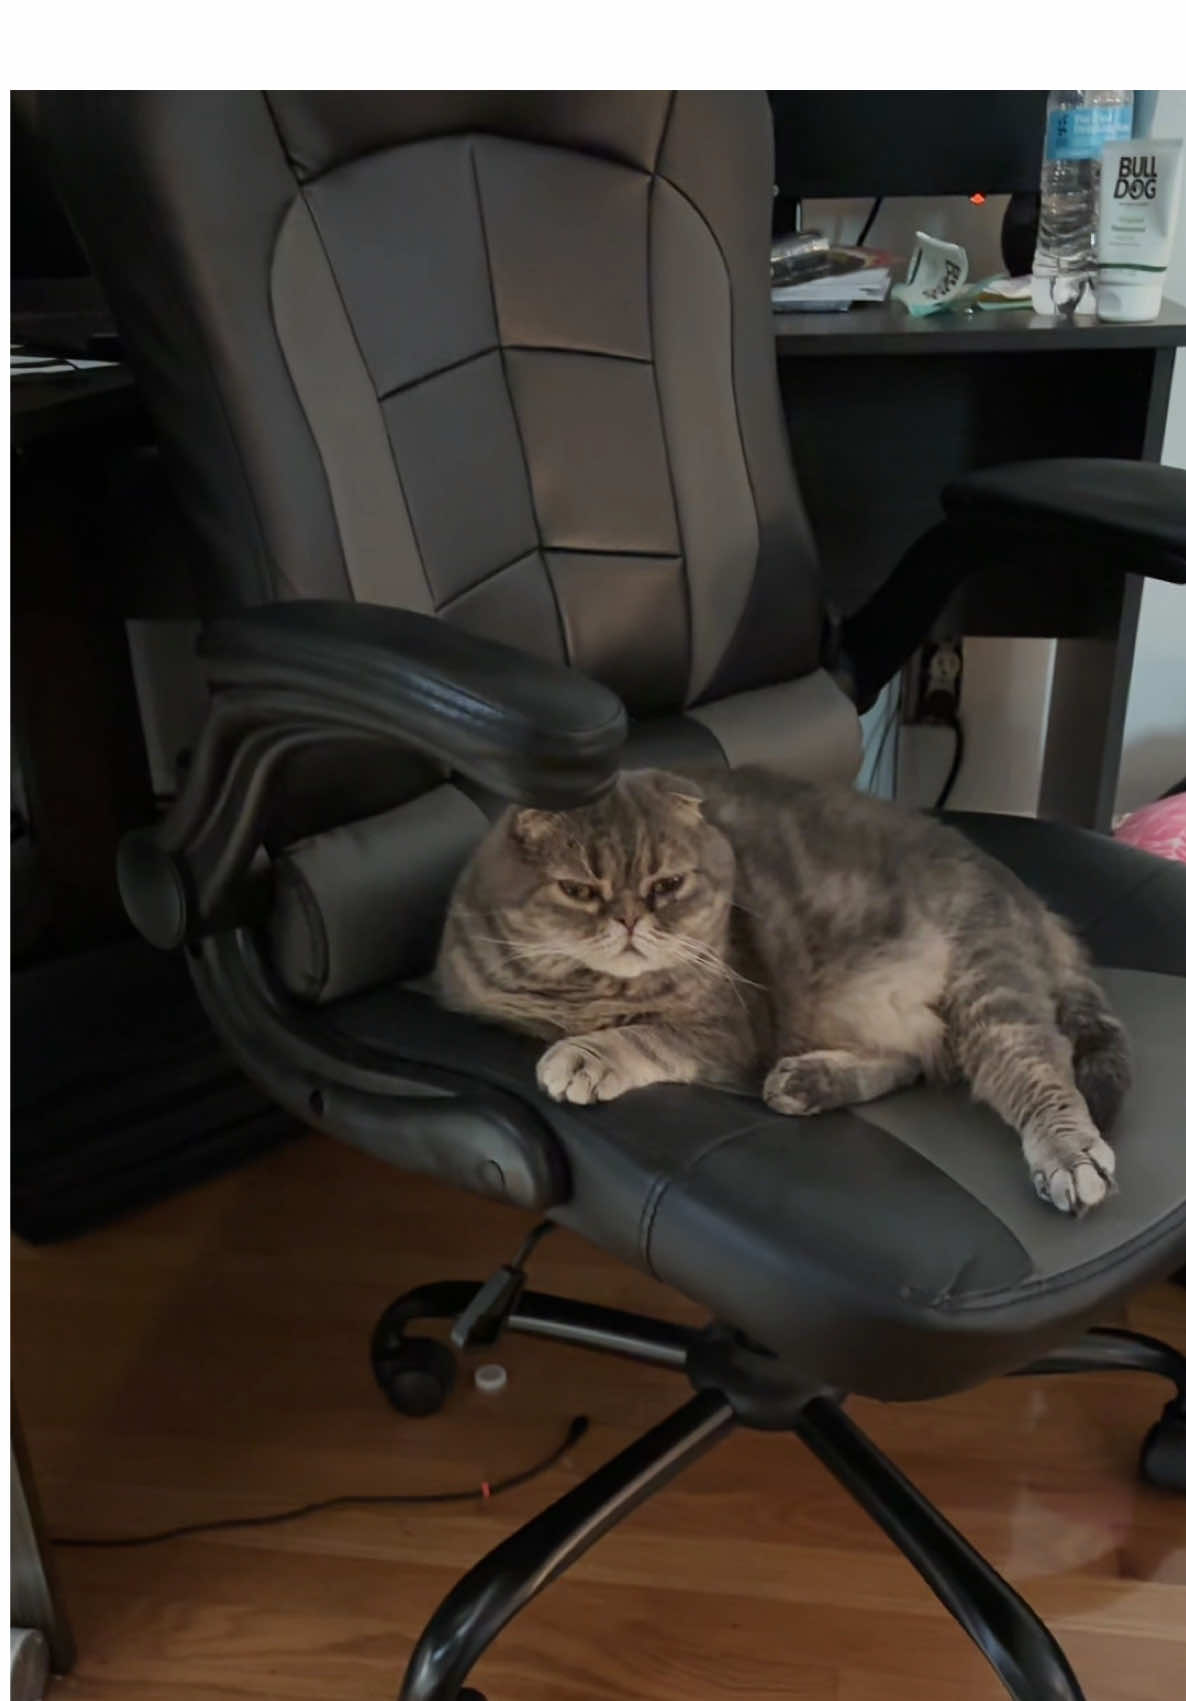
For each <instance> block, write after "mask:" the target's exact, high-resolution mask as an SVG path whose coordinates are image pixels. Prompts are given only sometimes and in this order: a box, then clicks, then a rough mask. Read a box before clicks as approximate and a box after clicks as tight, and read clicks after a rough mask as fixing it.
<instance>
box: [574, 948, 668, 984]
mask: <svg viewBox="0 0 1186 1701" xmlns="http://www.w3.org/2000/svg"><path fill="white" fill-rule="evenodd" d="M588 967H589V968H591V969H592V970H593V971H594V973H596V974H599V975H607V976H608V977H610V978H611V979H612V980H638V979H639V977H640V976H641V975H653V974H658V973H659V971H660V970H661V969H662V968H663V967H664V965H663V964H662V963H657V962H654V961H653V960H652V959H651V958H650V957H644V956H643V955H642V953H641V952H640V951H623V952H621V953H619V955H618V956H616V957H611V958H609V959H608V960H606V959H605V958H599V959H598V960H597V961H596V962H592V961H591V962H589V963H588Z"/></svg>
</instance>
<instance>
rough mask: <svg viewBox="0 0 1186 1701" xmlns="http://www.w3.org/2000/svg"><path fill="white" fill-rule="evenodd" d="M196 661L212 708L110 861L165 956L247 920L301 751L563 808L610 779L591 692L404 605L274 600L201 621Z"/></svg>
mask: <svg viewBox="0 0 1186 1701" xmlns="http://www.w3.org/2000/svg"><path fill="white" fill-rule="evenodd" d="M199 650H200V653H201V654H202V656H203V657H204V658H205V661H206V664H207V676H208V679H209V682H210V686H211V689H212V691H213V702H212V706H211V711H210V716H209V718H208V720H207V722H206V725H205V726H204V728H203V729H202V733H201V736H200V738H199V740H198V743H197V747H196V749H195V751H194V755H193V760H192V762H191V764H190V768H189V772H188V773H187V775H186V778H185V783H184V785H183V786H182V788H181V791H180V794H179V796H178V798H177V801H176V803H175V804H174V805H173V807H172V809H171V810H170V811H169V813H168V815H167V816H166V817H165V818H164V820H163V821H161V822H160V823H159V824H158V825H157V826H155V827H152V828H149V829H146V830H144V831H140V832H136V833H130V834H128V835H127V836H126V837H125V839H124V841H123V843H122V844H121V846H120V854H119V884H120V892H121V895H122V897H123V901H124V907H125V908H126V910H127V912H128V914H129V916H130V917H131V919H132V921H133V922H134V924H135V925H136V927H137V928H138V929H139V930H140V932H141V933H142V934H143V935H144V937H145V938H146V939H148V940H149V941H150V942H151V943H152V944H154V945H159V946H161V947H162V948H166V949H167V948H171V947H173V946H176V945H179V944H181V943H182V942H183V941H186V940H194V939H197V938H199V937H201V936H203V935H207V934H210V933H213V932H217V931H220V930H225V929H227V928H230V927H235V926H238V925H241V924H242V923H244V922H245V921H249V920H253V919H256V918H257V917H258V915H259V913H260V910H261V906H262V902H263V901H264V900H265V899H266V895H267V893H266V882H265V883H263V884H262V885H261V883H260V882H259V881H258V880H253V879H252V878H251V874H250V871H251V868H252V865H253V863H254V862H255V860H256V858H257V853H258V852H259V851H260V849H261V847H262V846H264V845H265V844H271V842H272V835H271V833H270V831H269V829H270V827H271V826H272V825H273V823H274V822H276V820H277V818H278V817H281V818H282V817H283V801H284V794H285V786H286V777H287V776H288V775H291V774H292V773H293V772H294V765H295V764H299V762H300V760H301V759H302V758H303V757H304V756H305V755H307V754H308V752H309V751H310V750H314V751H320V752H325V751H326V750H328V749H330V748H331V747H332V748H336V749H337V750H340V751H341V752H342V753H343V755H344V756H345V755H348V754H350V753H352V752H357V750H358V748H359V746H360V745H370V746H380V747H381V746H384V745H386V746H390V747H392V749H393V750H395V751H400V752H403V753H404V758H405V760H406V761H408V762H410V763H411V764H412V766H413V768H414V769H415V771H416V772H417V773H418V774H420V775H421V776H422V777H421V779H420V780H419V781H418V782H417V784H416V786H415V787H414V788H413V789H423V787H424V785H430V786H431V785H432V784H435V783H437V782H438V781H439V780H440V779H442V778H444V777H445V775H446V774H448V773H452V772H456V773H459V774H461V775H464V776H465V777H466V778H468V779H469V780H471V781H473V782H475V784H477V785H478V786H479V787H482V788H485V789H486V790H487V791H488V792H493V793H494V794H495V796H496V797H500V798H505V799H506V800H507V801H508V802H522V803H528V804H534V805H537V806H539V807H541V808H550V809H565V808H571V807H574V806H575V805H577V804H581V803H585V802H589V801H591V800H592V799H593V798H595V797H598V796H600V795H601V793H602V792H604V791H605V790H606V789H607V788H608V787H609V786H610V785H611V784H612V783H613V779H614V776H615V774H616V772H617V766H618V755H619V752H620V750H621V746H622V744H623V741H624V739H625V736H626V712H625V710H624V709H623V707H622V705H621V703H620V702H619V701H618V699H617V697H616V696H614V694H613V692H611V691H608V690H606V688H605V687H604V686H601V685H598V684H596V683H595V682H594V681H593V680H591V679H587V678H585V677H584V676H583V675H581V674H578V673H574V672H572V671H570V670H569V669H567V668H564V667H561V666H560V665H559V664H556V663H552V662H546V661H540V660H537V659H536V658H534V657H532V656H529V655H525V654H523V653H522V652H521V651H518V650H512V649H510V648H508V647H507V646H505V645H503V644H496V643H493V642H491V641H490V640H488V639H485V638H480V637H476V636H474V635H473V634H472V633H468V632H462V631H458V630H456V629H455V628H453V627H450V626H447V625H445V623H444V622H442V621H439V620H433V619H431V618H429V617H427V616H424V615H419V614H412V613H409V612H408V611H406V610H404V609H394V608H380V607H373V606H369V605H365V604H357V603H355V604H350V603H347V604H342V603H324V602H294V603H281V604H271V605H268V606H266V607H262V608H254V609H248V610H245V611H244V612H242V613H240V614H236V615H230V616H225V617H222V618H219V619H217V620H214V621H212V622H211V623H210V625H209V626H208V627H207V628H206V629H205V631H204V633H203V635H202V638H201V640H200V643H199ZM425 758H427V762H425V760H424V759H425ZM277 830H278V831H279V830H280V829H277Z"/></svg>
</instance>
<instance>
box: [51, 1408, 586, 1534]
mask: <svg viewBox="0 0 1186 1701" xmlns="http://www.w3.org/2000/svg"><path fill="white" fill-rule="evenodd" d="M588 1428H589V1420H588V1418H587V1417H584V1416H583V1415H582V1416H581V1417H574V1418H573V1420H572V1422H571V1423H570V1424H569V1426H568V1430H567V1432H566V1434H565V1437H564V1440H563V1441H562V1442H561V1443H560V1445H559V1447H554V1448H553V1449H552V1451H551V1452H550V1453H549V1454H548V1456H547V1457H546V1458H545V1459H541V1460H540V1461H539V1463H538V1464H537V1465H529V1466H528V1468H527V1469H526V1470H525V1471H517V1472H516V1473H515V1475H514V1476H512V1477H504V1478H503V1479H502V1481H501V1482H484V1483H483V1484H482V1485H481V1487H480V1488H461V1489H448V1490H445V1491H444V1492H442V1493H438V1494H335V1495H333V1496H332V1498H330V1499H329V1500H311V1501H309V1503H308V1505H306V1506H292V1507H289V1508H288V1509H287V1510H286V1511H284V1512H265V1513H264V1514H263V1515H262V1516H260V1517H256V1518H212V1519H211V1520H210V1521H209V1522H208V1523H203V1524H178V1525H177V1526H176V1527H175V1528H174V1529H170V1530H153V1531H151V1532H150V1533H149V1534H146V1535H142V1536H54V1537H52V1538H51V1539H52V1542H53V1545H54V1546H55V1547H108V1548H111V1547H152V1546H154V1545H155V1544H156V1543H157V1542H171V1541H176V1540H177V1539H178V1538H179V1537H181V1536H204V1535H207V1534H209V1533H210V1532H211V1531H213V1530H258V1529H263V1528H265V1527H266V1526H267V1525H269V1524H291V1523H293V1522H294V1521H295V1520H296V1519H297V1518H307V1517H309V1516H310V1514H311V1513H314V1512H331V1511H336V1510H338V1509H339V1508H341V1507H345V1506H450V1505H457V1504H460V1503H461V1502H462V1501H468V1500H493V1499H494V1496H495V1495H496V1494H506V1493H508V1491H509V1490H510V1489H512V1488H522V1486H523V1484H524V1483H528V1482H531V1481H532V1480H533V1479H534V1478H535V1477H538V1476H542V1475H543V1473H544V1472H545V1471H549V1470H551V1468H552V1466H553V1465H555V1464H556V1463H558V1461H559V1460H561V1459H563V1457H564V1455H565V1454H566V1453H569V1452H571V1451H572V1449H573V1448H574V1447H575V1446H576V1444H577V1442H578V1441H579V1440H580V1439H581V1437H582V1436H583V1435H584V1434H585V1432H586V1431H587V1429H588Z"/></svg>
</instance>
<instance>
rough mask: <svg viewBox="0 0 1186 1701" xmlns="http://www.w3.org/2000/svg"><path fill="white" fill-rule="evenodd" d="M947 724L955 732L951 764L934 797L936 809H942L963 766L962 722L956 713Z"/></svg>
mask: <svg viewBox="0 0 1186 1701" xmlns="http://www.w3.org/2000/svg"><path fill="white" fill-rule="evenodd" d="M947 724H948V726H950V728H951V730H952V732H954V734H955V749H954V750H953V751H952V753H951V766H950V768H948V770H947V778H946V779H945V780H944V781H943V786H942V789H941V791H940V792H939V795H938V797H937V798H936V799H935V808H936V809H942V808H943V805H944V804H945V803H946V802H947V799H948V798H949V797H950V796H951V790H952V787H953V786H954V785H955V782H956V780H958V779H959V772H960V769H961V768H962V767H963V762H964V726H963V722H962V721H961V720H960V718H959V716H958V715H953V716H952V718H951V720H950V721H948V723H947Z"/></svg>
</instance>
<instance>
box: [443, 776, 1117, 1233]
mask: <svg viewBox="0 0 1186 1701" xmlns="http://www.w3.org/2000/svg"><path fill="white" fill-rule="evenodd" d="M432 984H433V988H434V991H435V992H436V995H437V996H438V997H439V998H440V999H441V1000H442V1002H444V1003H445V1004H446V1005H448V1006H449V1007H451V1008H453V1009H456V1010H461V1011H465V1012H468V1013H470V1014H472V1015H475V1016H480V1017H484V1018H486V1019H488V1020H492V1021H495V1022H500V1023H503V1024H505V1025H506V1026H508V1027H511V1028H514V1029H517V1030H518V1031H520V1032H522V1033H525V1034H529V1035H532V1036H534V1037H536V1038H539V1039H543V1040H547V1041H549V1042H551V1043H550V1044H549V1045H548V1047H547V1049H546V1050H545V1051H544V1053H543V1055H542V1056H541V1058H540V1060H539V1064H538V1069H537V1079H538V1082H539V1085H540V1087H541V1088H542V1089H543V1091H544V1092H545V1093H547V1094H549V1095H550V1096H551V1097H552V1098H554V1099H558V1100H568V1101H570V1102H572V1103H575V1104H593V1103H596V1102H600V1101H604V1100H608V1099H614V1098H617V1097H618V1096H619V1094H621V1093H625V1092H629V1091H631V1090H633V1089H635V1088H638V1087H644V1086H648V1085H651V1084H654V1083H656V1082H661V1081H669V1082H704V1083H711V1084H714V1085H717V1086H722V1087H727V1088H732V1089H736V1090H741V1091H746V1090H748V1091H752V1092H760V1093H761V1096H762V1098H763V1099H764V1100H765V1102H766V1103H767V1105H769V1106H770V1107H771V1109H773V1110H775V1111H780V1112H782V1113H784V1114H786V1115H788V1116H811V1115H814V1114H816V1113H817V1112H820V1111H826V1110H832V1109H836V1108H839V1107H841V1106H844V1105H852V1104H861V1103H864V1102H866V1101H868V1100H870V1099H875V1098H879V1097H881V1095H882V1094H885V1093H889V1092H892V1091H893V1090H894V1089H895V1088H898V1087H904V1086H906V1085H908V1084H909V1083H911V1082H914V1081H917V1080H918V1079H920V1078H923V1079H925V1080H928V1081H938V1082H950V1081H953V1080H957V1079H962V1080H964V1081H966V1082H967V1083H968V1085H969V1086H970V1088H971V1090H972V1092H973V1094H974V1095H975V1096H976V1097H977V1098H979V1099H981V1100H983V1101H984V1102H985V1103H986V1104H988V1105H990V1106H991V1107H992V1108H993V1109H994V1110H995V1111H996V1112H997V1113H998V1114H999V1115H1000V1116H1002V1117H1003V1118H1004V1120H1005V1121H1006V1122H1007V1123H1009V1124H1010V1126H1011V1127H1012V1128H1014V1129H1015V1130H1016V1131H1017V1132H1018V1133H1019V1134H1020V1136H1021V1143H1022V1150H1023V1153H1024V1156H1025V1160H1026V1162H1027V1164H1028V1165H1029V1170H1030V1174H1031V1176H1032V1178H1033V1183H1034V1186H1035V1188H1036V1189H1037V1192H1038V1193H1039V1195H1040V1196H1041V1197H1042V1198H1043V1199H1046V1200H1048V1201H1049V1202H1050V1203H1051V1204H1052V1205H1055V1206H1056V1207H1057V1208H1058V1209H1059V1210H1060V1211H1064V1212H1070V1213H1074V1214H1078V1213H1079V1212H1081V1211H1084V1210H1086V1209H1088V1208H1089V1207H1091V1206H1093V1205H1096V1204H1098V1203H1099V1202H1100V1201H1101V1200H1102V1199H1103V1198H1104V1197H1105V1196H1106V1194H1107V1193H1108V1192H1109V1190H1110V1189H1111V1188H1112V1186H1113V1177H1114V1174H1115V1167H1116V1165H1115V1158H1114V1155H1113V1152H1112V1149H1111V1147H1110V1146H1109V1145H1108V1144H1107V1142H1106V1141H1105V1140H1104V1139H1103V1137H1102V1133H1103V1131H1106V1130H1107V1128H1108V1126H1109V1124H1110V1123H1111V1121H1112V1119H1113V1117H1114V1116H1115V1113H1116V1111H1117V1109H1118V1107H1119V1104H1120V1101H1121V1099H1122V1097H1123V1095H1124V1093H1125V1091H1126V1090H1127V1088H1128V1086H1129V1084H1130V1076H1131V1067H1130V1062H1129V1051H1128V1043H1127V1040H1126V1037H1125V1033H1124V1030H1123V1028H1122V1027H1121V1025H1120V1023H1119V1022H1118V1021H1117V1019H1116V1017H1115V1016H1114V1015H1113V1014H1112V1012H1111V1011H1110V1009H1109V1008H1108V1004H1107V1001H1106V999H1105V997H1104V994H1103V992H1102V991H1101V989H1100V987H1099V985H1098V984H1097V982H1096V981H1095V979H1094V978H1093V976H1092V973H1091V969H1090V966H1089V963H1088V960H1087V958H1086V955H1085V953H1084V952H1083V950H1082V948H1081V946H1080V945H1079V943H1078V942H1077V940H1076V939H1075V938H1074V937H1073V935H1072V934H1071V932H1070V930H1069V929H1068V928H1067V927H1066V926H1065V925H1064V923H1063V922H1062V921H1060V920H1059V919H1058V918H1057V917H1055V916H1054V915H1053V914H1052V913H1051V912H1050V911H1049V910H1048V909H1046V908H1045V906H1044V905H1043V904H1042V903H1041V902H1040V901H1039V899H1038V898H1037V897H1035V896H1034V895H1033V893H1031V892H1030V891H1028V890H1027V888H1026V887H1025V886H1023V885H1022V884H1021V882H1020V881H1019V880H1017V879H1016V878H1015V877H1014V875H1013V874H1011V873H1010V872H1009V870H1008V869H1006V868H1004V867H1002V866H1000V865H999V864H998V863H996V862H995V861H993V860H992V859H991V858H989V857H988V856H986V855H984V854H983V853H982V852H980V851H978V850H977V849H976V848H975V847H974V846H973V845H972V844H970V843H969V841H968V840H966V839H965V838H964V837H963V836H962V835H961V834H960V833H959V832H957V831H956V830H955V829H954V828H952V827H948V826H945V825H943V824H941V823H940V822H938V821H936V820H933V819H931V818H930V817H927V816H924V815H917V814H913V813H911V812H909V811H907V810H905V809H903V808H901V807H899V806H897V805H895V804H890V803H885V802H882V801H879V800H877V799H874V798H871V797H867V796H863V795H862V794H860V793H858V792H854V791H852V790H849V789H848V788H846V787H842V786H826V785H813V784H807V783H804V782H798V781H794V780H791V779H787V778H784V777H782V776H779V775H776V774H774V773H770V772H765V771H763V770H760V769H740V770H736V771H734V772H727V771H713V772H707V773H700V772H696V774H695V776H694V777H692V776H688V777H684V776H682V775H677V774H670V773H666V772H663V771H658V770H653V769H644V770H638V771H635V772H624V773H622V774H620V775H619V777H618V779H617V781H616V783H615V785H614V787H613V789H612V790H611V791H609V792H608V793H607V794H606V795H605V796H604V797H602V798H601V799H600V800H599V801H597V802H595V803H592V804H589V805H586V806H585V807H582V808H579V809H574V810H571V811H568V812H565V813H560V814H554V813H551V812H549V811H546V810H540V809H525V808H512V809H510V810H508V811H507V812H506V813H505V814H504V815H503V817H502V818H501V819H500V820H499V821H498V822H497V824H496V825H495V826H494V828H493V829H492V831H491V832H490V833H489V834H488V835H487V836H486V838H485V839H484V840H483V841H482V843H481V844H480V845H479V846H478V848H477V850H476V851H475V852H474V854H473V856H472V857H471V859H470V861H469V862H468V864H467V865H466V867H465V869H464V870H463V872H462V874H461V876H460V879H459V881H458V883H457V885H456V888H455V890H454V893H453V897H452V899H451V902H450V906H449V910H448V914H447V917H446V921H445V929H444V933H443V936H442V941H441V947H440V952H439V955H438V959H437V964H436V969H435V971H434V976H433V982H432Z"/></svg>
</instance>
